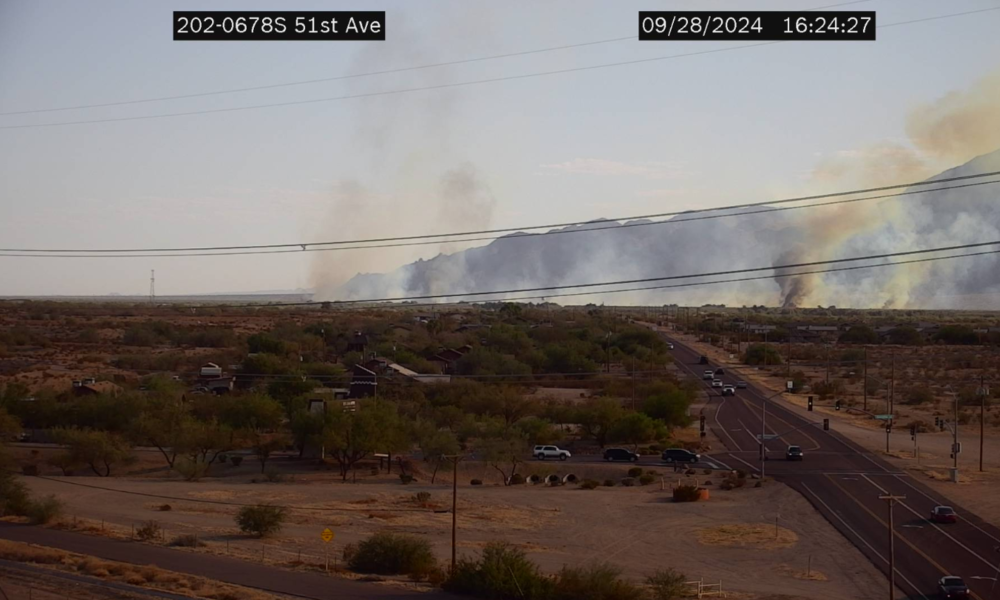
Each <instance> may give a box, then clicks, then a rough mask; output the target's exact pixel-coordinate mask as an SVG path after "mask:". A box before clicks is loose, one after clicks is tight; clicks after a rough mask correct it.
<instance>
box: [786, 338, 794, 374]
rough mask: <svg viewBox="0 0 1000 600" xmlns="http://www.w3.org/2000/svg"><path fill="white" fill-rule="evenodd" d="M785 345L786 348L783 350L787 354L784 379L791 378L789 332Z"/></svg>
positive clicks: (790, 339) (790, 340)
mask: <svg viewBox="0 0 1000 600" xmlns="http://www.w3.org/2000/svg"><path fill="white" fill-rule="evenodd" d="M785 347H786V348H787V350H786V351H785V354H787V355H788V356H787V358H785V365H787V366H786V368H785V378H786V379H791V378H792V336H791V335H790V334H789V336H788V340H787V341H786V346H785Z"/></svg>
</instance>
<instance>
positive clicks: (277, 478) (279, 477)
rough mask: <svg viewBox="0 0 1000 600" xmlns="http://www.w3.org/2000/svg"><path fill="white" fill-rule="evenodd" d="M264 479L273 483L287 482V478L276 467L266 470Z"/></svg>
mask: <svg viewBox="0 0 1000 600" xmlns="http://www.w3.org/2000/svg"><path fill="white" fill-rule="evenodd" d="M264 479H266V480H267V481H269V482H271V483H280V482H282V481H284V480H285V476H284V475H283V474H282V473H281V471H279V470H277V469H275V468H274V467H267V468H266V469H264Z"/></svg>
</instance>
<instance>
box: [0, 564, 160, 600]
mask: <svg viewBox="0 0 1000 600" xmlns="http://www.w3.org/2000/svg"><path fill="white" fill-rule="evenodd" d="M0 590H3V593H4V594H5V595H6V597H7V598H9V599H10V600H28V598H31V600H146V599H148V598H153V596H148V595H145V594H132V593H128V592H123V591H119V590H112V589H108V588H106V587H102V586H99V585H88V584H85V583H76V582H71V581H67V580H65V579H63V578H60V577H55V576H45V575H41V574H39V573H36V572H27V571H21V570H20V569H16V568H8V567H3V566H0Z"/></svg>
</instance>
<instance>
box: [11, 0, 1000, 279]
mask: <svg viewBox="0 0 1000 600" xmlns="http://www.w3.org/2000/svg"><path fill="white" fill-rule="evenodd" d="M834 1H835V0H826V1H825V0H815V1H814V2H806V1H804V0H803V1H797V2H793V1H767V0H753V1H741V2H738V3H737V2H698V3H695V2H649V1H648V0H647V1H644V2H607V1H601V0H598V1H590V2H583V1H580V0H572V1H566V2H546V3H539V2H527V1H525V2H502V3H487V2H469V1H467V0H459V1H452V2H447V1H422V2H413V1H385V2H379V3H375V2H364V3H359V2H352V3H348V2H331V1H323V2H308V1H305V0H300V1H299V2H296V3H295V5H296V6H295V7H296V8H297V9H303V10H350V9H355V8H365V9H373V10H374V9H384V10H386V11H387V27H386V29H387V35H386V38H387V39H386V41H384V42H174V41H172V39H171V37H172V36H171V11H172V10H174V9H192V8H197V9H199V10H211V9H218V10H224V9H235V8H237V7H238V8H240V9H247V10H264V9H279V8H283V7H285V4H284V3H280V2H276V1H271V2H240V3H238V5H237V3H234V2H198V3H190V2H188V3H171V2H166V1H162V2H134V1H128V2H124V1H123V2H107V1H97V0H91V1H88V2H79V1H46V2H36V1H33V0H0V112H11V111H20V110H31V109H44V108H58V107H65V106H74V105H79V104H91V103H104V102H115V101H122V100H134V99H143V98H154V97H159V96H168V95H176V94H189V93H198V92H205V91H213V90H219V89H227V88H236V87H247V86H256V85H266V84H271V83H280V82H289V81H298V80H304V79H315V78H322V77H332V76H336V75H343V74H356V73H364V72H368V71H373V70H384V69H391V68H397V67H407V66H413V65H423V64H428V63H436V62H442V61H452V60H460V59H467V58H474V57H480V56H488V55H493V54H503V53H509V52H518V51H524V50H532V49H537V48H545V47H550V46H560V45H567V44H576V43H581V42H588V41H594V40H603V39H608V38H615V37H621V36H631V35H634V34H635V32H636V29H637V27H636V21H637V17H636V11H637V10H639V9H651V8H679V9H694V8H699V9H701V8H718V9H734V8H747V9H751V8H752V9H760V10H777V9H797V8H799V9H805V8H812V7H816V6H822V5H824V4H832V3H834ZM996 5H997V0H949V1H947V2H943V1H940V0H872V1H870V2H863V3H860V4H857V5H854V6H850V7H843V8H844V9H850V8H857V9H864V10H876V11H878V19H879V22H880V23H882V24H885V23H893V22H897V21H904V20H910V19H917V18H921V17H927V16H935V15H940V14H946V13H952V12H961V11H966V10H975V9H979V8H986V7H991V6H996ZM998 25H1000V11H997V12H989V13H983V14H979V15H972V16H966V17H958V18H954V19H946V20H939V21H930V22H926V23H919V24H913V25H907V26H903V27H897V28H890V29H886V30H884V31H879V33H878V38H879V39H878V41H877V42H796V43H782V44H774V45H769V46H764V47H761V48H748V49H742V50H735V51H732V52H723V53H717V54H708V55H703V56H693V57H687V58H679V59H675V60H664V61H656V62H647V63H642V64H637V65H630V66H623V67H616V68H607V69H596V70H588V71H581V72H575V73H566V74H558V75H551V76H545V77H537V78H526V79H518V80H513V81H502V82H495V83H486V84H481V85H474V86H467V87H453V88H447V89H441V90H434V91H418V92H413V93H406V94H398V95H391V96H382V97H377V98H363V99H349V100H339V101H330V102H317V103H313V104H306V105H300V106H290V107H279V108H266V109H259V110H246V111H237V112H229V113H216V114H207V115H194V116H186V117H175V118H163V119H152V120H136V121H124V122H111V123H98V124H86V125H69V126H64V127H47V128H27V129H0V246H3V247H17V248H20V247H36V248H38V247H40V248H52V247H76V248H114V247H151V246H152V247H174V246H205V245H229V244H266V243H284V242H299V241H303V240H307V241H318V240H336V239H349V238H355V237H359V236H363V237H367V236H386V235H410V234H419V233H425V232H428V231H448V230H455V229H464V228H465V227H466V226H471V227H476V228H479V227H483V226H489V227H507V226H516V225H527V224H534V223H547V222H559V221H566V220H583V219H591V218H598V217H608V216H624V215H633V214H642V213H647V212H661V211H669V210H675V209H684V208H693V207H699V206H710V205H720V204H730V203H733V202H738V201H744V200H747V201H755V200H766V199H769V198H776V197H781V196H783V195H787V194H792V193H798V192H801V191H803V190H806V189H812V188H813V187H815V186H816V185H819V184H818V183H817V182H816V181H815V177H814V176H813V173H814V169H815V168H816V167H817V165H819V164H820V163H822V162H823V161H824V160H825V159H828V158H830V157H835V156H851V152H855V151H857V150H858V149H861V148H866V147H871V146H872V145H873V144H880V143H887V142H888V143H898V144H903V145H906V144H907V143H908V142H907V135H906V129H905V125H906V114H907V111H908V110H911V109H912V108H913V107H915V106H918V105H921V104H924V103H930V102H933V101H935V100H937V99H939V98H941V97H942V96H944V95H945V94H947V93H949V92H952V91H961V90H964V89H967V88H969V87H970V86H972V85H973V84H974V83H975V82H976V81H977V80H979V79H981V78H982V77H984V76H985V75H987V74H988V73H990V72H992V71H994V70H995V69H996V68H997V67H998V64H1000V60H998V58H1000V36H997V35H996V31H997V27H998ZM742 43H743V42H725V43H718V42H685V43H681V42H641V43H640V42H638V41H635V40H628V41H620V42H615V43H608V44H600V45H593V46H588V47H583V48H574V49H567V50H560V51H554V52H548V53H540V54H532V55H528V56H522V57H514V58H506V59H500V60H490V61H483V62H475V63H469V64H464V65H454V66H448V67H442V68H434V69H426V70H419V71H408V72H404V73H397V74H389V75H381V76H374V77H364V78H357V79H348V80H341V81H332V82H325V83H317V84H310V85H300V86H292V87H283V88H277V89H271V90H264V91H254V92H246V93H235V94H221V95H213V96H207V97H200V98H192V99H184V100H176V101H169V102H150V103H143V104H133V105H127V106H115V107H106V108H95V109H87V110H70V111H62V112H48V113H35V114H26V115H6V116H0V127H3V126H9V125H20V124H34V123H53V122H63V121H74V120H91V119H105V118H118V117H129V116H139V115H154V114H161V113H173V112H185V111H195V110H205V109H216V108H227V107H238V106H247V105H254V104H266V103H274V102H286V101H297V100H306V99H313V98H326V97H333V96H341V95H350V94H359V93H366V92H372V91H380V90H395V89H402V88H410V87H423V86H430V85H439V84H445V83H452V82H461V81H471V80H477V79H487V78H494V77H503V76H509V75H519V74H526V73H534V72H539V71H548V70H556V69H564V68H572V67H580V66H586V65H596V64H601V63H608V62H616V61H624V60H632V59H638V58H646V57H654V56H665V55H670V54H681V53H686V52H693V51H700V50H707V49H714V48H724V47H727V46H733V45H738V44H742ZM456 248H458V246H452V247H445V248H439V247H424V248H416V249H412V248H411V249H405V250H404V249H400V250H395V251H392V252H387V251H381V252H380V251H377V250H375V251H367V252H360V251H351V252H341V253H328V254H326V255H325V256H324V257H323V258H322V259H321V260H320V259H318V257H317V256H316V254H313V253H309V254H285V255H277V256H268V257H261V256H240V257H225V258H223V257H212V258H141V259H113V260H112V259H109V260H97V259H83V258H79V259H55V258H50V259H42V258H10V257H0V295H26V294H106V293H111V292H115V293H125V294H135V293H138V294H144V293H146V291H147V289H148V280H149V270H150V269H156V281H157V292H158V293H159V294H162V295H166V294H183V293H204V292H226V291H253V290H271V289H291V288H297V287H310V286H313V285H315V284H316V283H317V282H318V280H321V279H324V278H326V277H327V276H329V277H332V278H334V279H335V280H337V281H340V280H342V279H344V278H346V277H349V276H350V275H351V274H353V273H355V272H357V271H359V270H360V271H381V270H385V269H389V268H393V267H395V266H398V265H399V264H402V263H403V262H408V261H409V260H414V259H416V258H420V257H424V258H427V257H430V256H433V255H434V254H436V253H437V252H438V251H442V250H443V251H453V250H455V249H456Z"/></svg>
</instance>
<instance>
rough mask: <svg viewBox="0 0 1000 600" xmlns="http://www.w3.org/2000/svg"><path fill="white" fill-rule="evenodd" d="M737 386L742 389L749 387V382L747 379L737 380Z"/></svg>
mask: <svg viewBox="0 0 1000 600" xmlns="http://www.w3.org/2000/svg"><path fill="white" fill-rule="evenodd" d="M736 388H737V389H740V390H745V389H747V382H745V381H737V382H736Z"/></svg>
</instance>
